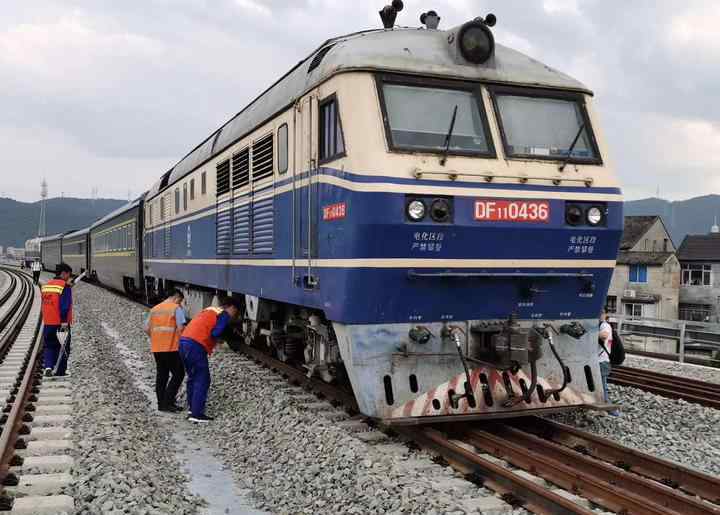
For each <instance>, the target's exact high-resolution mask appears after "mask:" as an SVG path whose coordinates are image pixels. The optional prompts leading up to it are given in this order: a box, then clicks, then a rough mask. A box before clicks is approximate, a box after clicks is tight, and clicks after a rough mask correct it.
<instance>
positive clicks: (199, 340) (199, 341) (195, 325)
mask: <svg viewBox="0 0 720 515" xmlns="http://www.w3.org/2000/svg"><path fill="white" fill-rule="evenodd" d="M239 314H240V303H239V301H238V299H234V298H227V299H225V300H223V301H222V302H221V307H219V308H216V307H209V308H205V309H204V310H202V311H201V312H200V314H198V315H197V316H196V317H195V318H193V319H192V321H190V323H189V324H188V325H187V327H186V328H185V330H184V331H183V333H182V335H181V336H180V358H181V359H182V361H183V365H184V366H185V372H186V373H187V388H186V389H187V400H188V408H189V416H188V420H189V421H191V422H195V423H207V422H210V421H211V420H212V418H211V417H208V416H207V415H206V414H205V403H206V402H207V393H208V390H209V389H210V366H209V364H208V356H210V355H211V354H212V353H213V351H214V350H215V345H216V344H217V340H218V338H220V337H221V336H222V334H223V333H224V332H225V330H226V329H228V328H229V326H230V322H231V321H232V320H233V319H235V318H237V316H238V315H239Z"/></svg>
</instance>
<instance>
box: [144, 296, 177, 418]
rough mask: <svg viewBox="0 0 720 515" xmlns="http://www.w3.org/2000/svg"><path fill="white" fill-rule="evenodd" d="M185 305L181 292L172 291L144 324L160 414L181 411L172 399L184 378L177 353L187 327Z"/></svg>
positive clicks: (151, 311) (152, 311)
mask: <svg viewBox="0 0 720 515" xmlns="http://www.w3.org/2000/svg"><path fill="white" fill-rule="evenodd" d="M184 301H185V295H183V293H182V292H181V291H180V290H174V291H173V292H172V294H171V295H170V296H169V297H168V298H167V299H166V300H164V301H163V302H161V303H160V304H158V305H157V306H155V307H154V308H152V309H151V310H150V314H149V316H148V319H147V321H146V322H145V332H146V333H147V334H148V336H150V348H151V351H152V353H153V357H154V358H155V365H156V376H155V394H156V395H157V403H158V410H159V411H174V412H177V411H182V408H181V407H179V406H177V405H176V404H175V398H176V397H177V393H178V390H180V385H181V384H182V381H183V378H184V377H185V369H184V368H183V364H182V360H181V359H180V352H179V348H180V334H181V333H182V332H183V329H185V324H186V323H187V320H186V318H185V310H184V309H183V308H182V303H183V302H184ZM168 379H170V381H169V382H168Z"/></svg>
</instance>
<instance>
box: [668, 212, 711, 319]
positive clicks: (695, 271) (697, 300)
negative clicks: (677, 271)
mask: <svg viewBox="0 0 720 515" xmlns="http://www.w3.org/2000/svg"><path fill="white" fill-rule="evenodd" d="M678 259H679V260H680V266H681V269H682V274H681V278H680V283H681V284H680V318H681V319H683V320H694V321H698V322H720V227H718V224H717V220H716V221H715V224H714V225H713V226H712V228H711V230H710V233H709V234H704V235H687V236H686V237H685V239H684V240H683V242H682V244H681V245H680V249H679V250H678Z"/></svg>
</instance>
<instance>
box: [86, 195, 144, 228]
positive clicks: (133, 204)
mask: <svg viewBox="0 0 720 515" xmlns="http://www.w3.org/2000/svg"><path fill="white" fill-rule="evenodd" d="M141 199H142V197H140V198H137V199H135V200H133V201H132V202H128V203H127V204H125V205H122V206H120V207H119V208H117V209H116V210H115V211H112V212H110V213H108V214H107V215H105V216H103V217H102V218H101V219H100V220H98V221H97V222H94V223H93V224H92V225H91V226H90V227H88V229H94V228H95V227H97V226H98V225H102V224H104V223H105V222H107V221H108V220H112V219H113V218H115V217H117V216H120V215H122V214H123V213H125V212H126V211H130V210H131V209H133V208H136V207H137V206H138V205H140V200H141Z"/></svg>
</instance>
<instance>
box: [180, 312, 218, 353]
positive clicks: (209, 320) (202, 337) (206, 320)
mask: <svg viewBox="0 0 720 515" xmlns="http://www.w3.org/2000/svg"><path fill="white" fill-rule="evenodd" d="M222 312H223V310H222V309H221V308H205V309H203V310H202V311H201V312H200V314H199V315H198V316H196V317H195V318H193V319H192V320H191V321H190V323H189V324H188V326H187V327H186V328H185V330H184V331H183V333H182V337H183V338H189V339H190V340H193V341H196V342H198V343H199V344H200V345H202V346H203V348H204V349H205V351H206V352H207V353H208V356H209V355H210V354H212V353H213V350H215V344H216V343H217V342H216V341H215V338H213V337H212V330H213V329H214V328H215V324H216V323H217V319H218V316H220V313H222Z"/></svg>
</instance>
